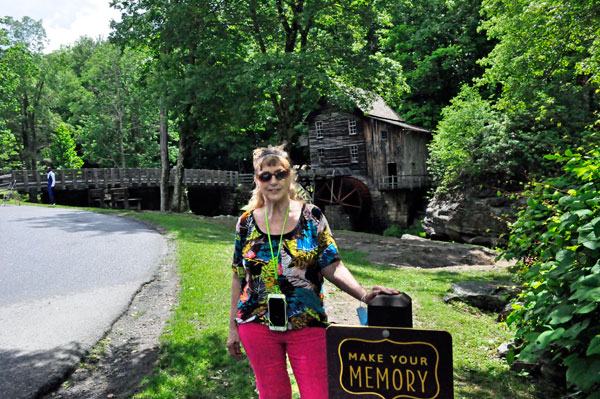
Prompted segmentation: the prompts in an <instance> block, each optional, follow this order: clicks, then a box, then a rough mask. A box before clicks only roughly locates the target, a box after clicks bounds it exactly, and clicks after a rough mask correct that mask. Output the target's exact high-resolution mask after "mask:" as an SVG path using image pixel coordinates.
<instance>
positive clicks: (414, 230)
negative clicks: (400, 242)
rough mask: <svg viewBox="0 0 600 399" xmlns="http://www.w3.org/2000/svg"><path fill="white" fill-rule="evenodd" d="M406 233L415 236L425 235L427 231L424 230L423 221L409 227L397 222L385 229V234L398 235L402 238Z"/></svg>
mask: <svg viewBox="0 0 600 399" xmlns="http://www.w3.org/2000/svg"><path fill="white" fill-rule="evenodd" d="M404 234H410V235H413V236H419V237H425V236H426V233H425V230H423V225H422V221H421V222H419V224H418V225H417V226H411V227H408V228H403V227H401V226H399V225H397V224H395V225H392V226H390V227H388V228H387V229H385V230H384V231H383V235H384V236H385V237H397V238H402V236H403V235H404Z"/></svg>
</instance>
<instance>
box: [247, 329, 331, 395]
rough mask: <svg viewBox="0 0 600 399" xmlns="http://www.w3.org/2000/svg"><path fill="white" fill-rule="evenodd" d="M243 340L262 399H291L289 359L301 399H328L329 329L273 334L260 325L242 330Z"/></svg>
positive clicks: (273, 332)
mask: <svg viewBox="0 0 600 399" xmlns="http://www.w3.org/2000/svg"><path fill="white" fill-rule="evenodd" d="M238 331H239V334H240V339H241V341H242V344H243V345H244V349H245V350H246V354H247V355H248V359H249V360H250V364H251V365H252V368H253V369H254V375H255V376H256V385H257V386H258V393H259V397H260V399H291V397H292V388H291V385H290V378H289V376H288V373H287V366H286V361H285V356H286V353H287V356H288V357H289V359H290V364H291V365H292V370H293V371H294V376H295V377H296V382H297V383H298V388H299V389H300V397H301V398H302V399H327V397H328V396H329V395H328V391H327V353H326V346H325V329H324V328H319V327H305V328H303V329H301V330H294V331H285V332H279V331H271V330H269V327H267V326H265V325H263V324H258V323H246V324H240V325H239V326H238Z"/></svg>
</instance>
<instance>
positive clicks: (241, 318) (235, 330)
mask: <svg viewBox="0 0 600 399" xmlns="http://www.w3.org/2000/svg"><path fill="white" fill-rule="evenodd" d="M253 161H254V170H255V178H254V180H255V183H256V188H255V190H254V191H253V193H252V198H251V200H250V203H249V204H248V205H247V207H246V212H245V213H244V214H243V215H242V216H241V217H240V219H239V220H238V223H237V226H236V240H235V251H234V256H233V271H234V273H233V280H232V285H231V313H230V320H229V337H228V340H227V347H228V349H229V352H230V353H231V355H232V356H234V357H235V358H237V359H240V358H241V354H242V352H241V347H240V341H241V343H242V344H243V346H244V349H245V351H246V354H247V355H248V358H249V360H250V363H251V365H252V368H253V369H254V374H255V375H256V382H257V387H258V391H259V394H260V399H290V398H291V397H292V396H291V385H290V380H289V377H288V374H287V368H286V355H287V356H288V357H289V360H290V364H291V366H292V369H293V371H294V376H295V377H296V382H297V383H298V387H299V389H300V395H301V397H302V399H326V398H327V396H328V393H327V355H326V348H325V327H327V316H326V314H325V311H324V308H323V292H322V285H323V277H325V278H327V279H328V280H329V281H331V282H332V283H334V284H335V285H336V286H338V287H339V288H341V289H342V290H344V291H346V292H347V293H349V294H350V295H352V296H353V297H354V298H356V299H359V300H361V301H363V302H365V303H369V301H370V300H371V299H373V298H374V297H375V296H376V295H378V294H380V293H386V294H397V293H398V291H396V290H392V289H388V288H383V287H379V286H375V287H373V289H372V290H369V291H367V290H366V289H364V288H363V287H361V286H360V284H358V282H357V281H356V280H355V279H354V277H353V276H352V274H351V273H350V271H349V270H348V269H347V268H346V267H345V266H344V264H343V263H342V261H341V258H340V254H339V252H338V249H337V246H336V244H335V241H334V240H333V237H332V236H331V231H330V230H329V225H328V224H327V220H326V219H325V216H324V215H323V213H322V212H321V210H320V209H319V208H318V207H316V206H314V205H309V204H305V203H303V202H302V201H299V200H296V192H295V187H294V181H295V175H294V171H293V170H292V165H291V163H290V160H289V157H288V155H287V153H286V152H285V151H284V150H283V146H280V147H272V146H269V147H268V148H259V149H256V150H255V151H254V153H253Z"/></svg>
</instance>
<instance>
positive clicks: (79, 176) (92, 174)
mask: <svg viewBox="0 0 600 399" xmlns="http://www.w3.org/2000/svg"><path fill="white" fill-rule="evenodd" d="M173 172H174V170H171V174H170V184H173V182H174V178H175V176H174V173H173ZM54 174H55V177H56V182H55V188H56V189H58V190H85V189H89V188H111V187H126V188H132V187H158V186H159V185H160V169H158V168H145V169H144V168H89V169H58V170H55V171H54ZM183 176H184V177H183V183H184V185H186V186H235V185H237V184H239V173H238V172H234V171H227V170H208V169H185V170H184V174H183ZM13 180H14V181H16V189H17V190H19V191H23V192H28V191H30V190H33V189H35V190H36V191H38V192H40V191H42V189H43V188H45V187H46V186H47V178H46V172H45V171H43V170H12V171H0V186H1V185H3V184H5V183H7V184H8V183H10V182H11V181H13Z"/></svg>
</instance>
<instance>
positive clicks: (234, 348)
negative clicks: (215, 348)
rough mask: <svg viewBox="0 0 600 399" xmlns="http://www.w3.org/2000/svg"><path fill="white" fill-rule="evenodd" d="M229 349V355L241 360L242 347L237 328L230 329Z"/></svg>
mask: <svg viewBox="0 0 600 399" xmlns="http://www.w3.org/2000/svg"><path fill="white" fill-rule="evenodd" d="M227 349H228V350H229V354H230V355H231V356H233V357H234V358H236V359H237V360H240V359H241V358H242V347H241V345H240V334H239V333H238V329H237V326H233V327H229V336H228V337H227Z"/></svg>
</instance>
